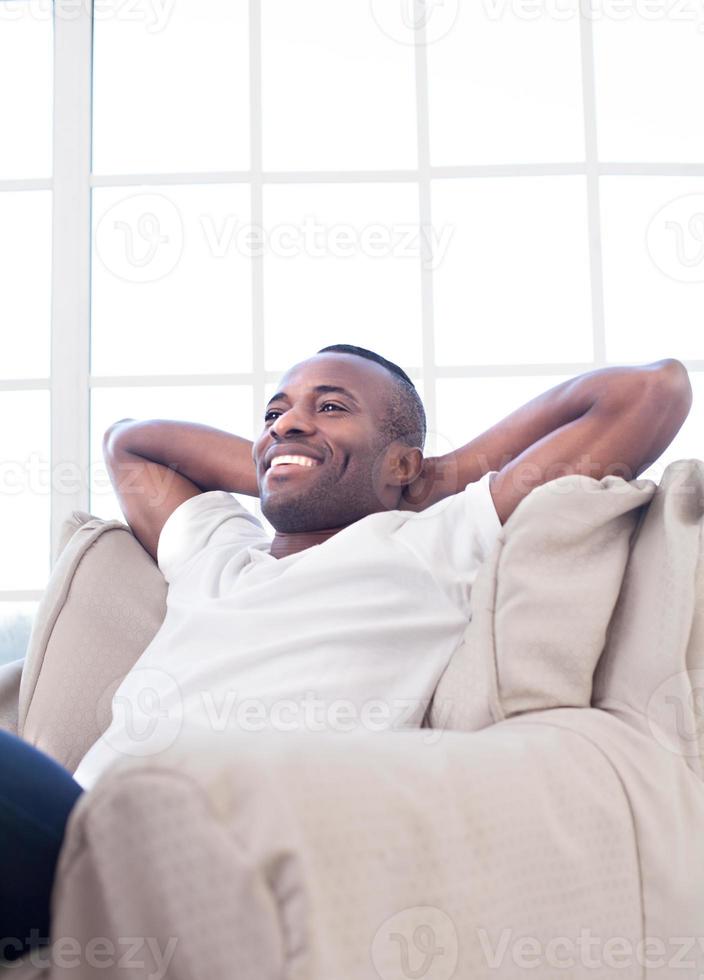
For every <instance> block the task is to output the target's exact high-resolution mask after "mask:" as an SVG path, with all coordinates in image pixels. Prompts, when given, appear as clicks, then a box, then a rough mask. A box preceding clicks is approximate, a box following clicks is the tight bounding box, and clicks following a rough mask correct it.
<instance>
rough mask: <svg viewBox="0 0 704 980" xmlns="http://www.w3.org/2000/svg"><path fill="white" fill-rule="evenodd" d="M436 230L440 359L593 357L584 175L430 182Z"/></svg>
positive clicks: (489, 360) (521, 360) (456, 361)
mask: <svg viewBox="0 0 704 980" xmlns="http://www.w3.org/2000/svg"><path fill="white" fill-rule="evenodd" d="M433 226H434V232H435V239H436V241H443V240H444V239H446V244H444V245H443V247H442V248H439V249H438V250H437V253H436V260H435V264H436V270H435V337H436V356H437V359H438V363H440V364H449V365H454V364H506V363H509V364H520V363H527V364H530V363H536V362H550V363H554V362H560V361H591V360H592V348H593V345H592V330H591V293H590V285H589V248H588V242H589V235H588V228H587V205H586V186H585V181H584V179H583V178H582V177H515V178H514V177H495V178H494V177H492V178H475V179H471V180H445V181H435V182H434V185H433ZM447 242H449V244H447Z"/></svg>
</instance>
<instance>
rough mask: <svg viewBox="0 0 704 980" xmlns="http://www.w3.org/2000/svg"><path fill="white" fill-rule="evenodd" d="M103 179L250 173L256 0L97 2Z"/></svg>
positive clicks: (96, 143)
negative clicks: (251, 21) (252, 0)
mask: <svg viewBox="0 0 704 980" xmlns="http://www.w3.org/2000/svg"><path fill="white" fill-rule="evenodd" d="M93 77H94V88H93V91H94V137H93V165H94V171H95V172H96V173H166V172H173V171H176V172H190V171H201V170H242V169H247V168H248V167H249V25H248V3H247V0H179V2H178V3H159V4H154V3H149V2H146V0H137V2H136V3H129V4H125V3H124V2H123V0H107V2H106V0H102V2H101V3H100V4H96V13H95V53H94V67H93Z"/></svg>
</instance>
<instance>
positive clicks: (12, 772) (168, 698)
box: [0, 345, 692, 958]
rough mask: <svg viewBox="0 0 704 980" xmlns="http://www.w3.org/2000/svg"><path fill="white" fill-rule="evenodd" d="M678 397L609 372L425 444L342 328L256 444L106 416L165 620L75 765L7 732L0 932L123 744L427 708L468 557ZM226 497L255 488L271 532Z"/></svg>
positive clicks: (38, 897)
mask: <svg viewBox="0 0 704 980" xmlns="http://www.w3.org/2000/svg"><path fill="white" fill-rule="evenodd" d="M691 400H692V393H691V387H690V384H689V380H688V376H687V372H686V370H685V368H684V367H683V365H682V364H681V363H680V362H679V361H676V360H674V359H666V360H663V361H658V362H655V363H654V364H650V365H646V366H644V367H624V368H621V367H619V368H606V369H601V370H598V371H592V372H590V373H588V374H585V375H582V376H580V377H577V378H575V379H572V380H570V381H568V382H565V383H563V384H560V385H557V386H556V387H554V388H552V389H551V390H550V391H548V392H546V393H545V394H544V395H541V396H539V397H538V398H536V399H533V400H532V401H531V402H529V403H528V404H527V405H525V406H523V407H522V408H520V409H518V410H517V411H516V412H514V413H512V414H511V415H509V416H508V417H507V418H506V419H504V420H503V421H502V422H499V423H498V424H497V425H495V426H494V427H493V428H491V429H489V430H488V431H487V432H485V433H483V434H482V435H479V436H477V437H476V438H475V439H474V440H472V441H471V442H469V443H468V444H467V445H466V446H463V447H462V448H461V449H459V450H457V451H456V452H452V453H448V454H446V455H445V456H441V457H435V458H433V457H430V458H425V457H424V456H423V444H424V440H425V413H424V411H423V406H422V404H421V402H420V399H419V398H418V396H417V393H416V392H415V389H414V387H413V385H412V383H411V382H410V379H408V377H407V376H406V375H405V373H404V372H403V371H402V370H401V369H400V368H399V367H398V366H397V365H395V364H393V362H390V361H387V360H386V359H385V358H383V357H381V356H379V355H378V354H375V353H373V352H371V351H368V350H365V349H363V348H359V347H353V346H351V345H334V346H333V347H329V348H324V349H323V351H319V352H318V354H316V355H315V356H314V357H311V358H309V359H308V360H305V361H302V362H301V363H299V364H297V365H295V366H294V367H293V368H291V369H290V370H289V371H288V372H287V373H286V374H285V375H284V377H283V378H282V379H281V383H280V385H279V391H278V392H277V393H276V395H275V396H274V397H273V398H272V399H271V400H270V402H269V404H268V405H267V407H266V411H265V414H264V418H263V420H262V421H263V425H262V429H261V432H260V434H259V436H258V437H257V439H256V441H255V442H254V443H251V442H249V441H248V440H246V439H243V438H241V437H239V436H235V435H232V434H230V433H226V432H222V431H219V430H217V429H212V428H210V427H208V426H200V425H196V424H188V423H178V422H168V421H160V420H154V421H147V422H135V421H134V420H122V421H120V422H118V423H115V425H113V426H112V427H111V428H110V429H109V430H108V432H107V433H106V435H105V440H104V449H105V456H106V461H107V465H108V469H109V472H110V475H111V478H112V480H113V482H114V485H115V487H116V490H117V493H118V496H119V499H120V503H121V506H122V509H123V512H124V514H125V516H126V518H127V520H128V522H129V524H130V527H131V528H132V530H133V531H134V534H135V536H136V537H137V539H138V540H139V541H140V542H141V544H142V545H143V547H144V548H145V549H146V551H147V552H148V553H149V554H150V555H151V556H152V558H154V559H155V560H156V561H157V562H158V564H159V567H160V569H161V571H162V572H163V574H164V577H165V579H166V581H167V582H168V585H169V589H168V596H167V612H166V617H165V619H164V622H163V624H162V626H161V628H160V629H159V631H158V632H157V634H156V636H155V637H154V639H153V640H152V642H151V643H150V644H149V646H148V647H147V649H146V650H145V651H144V653H143V654H142V656H141V657H140V658H139V660H138V661H137V663H136V664H135V666H134V667H133V669H132V670H131V671H130V672H129V673H128V675H127V677H126V678H125V679H124V681H123V683H122V684H121V685H120V687H119V688H118V690H117V691H116V692H115V695H114V697H113V702H112V705H113V719H112V723H111V725H110V726H109V728H108V730H107V731H106V732H105V733H104V735H103V736H102V737H101V739H99V740H98V742H96V744H95V745H94V746H92V747H91V748H90V749H89V751H88V752H87V753H86V755H85V756H84V758H83V759H82V760H81V763H80V764H79V766H78V769H77V770H76V773H75V778H72V777H71V775H70V774H69V773H68V772H66V771H65V770H62V767H60V766H58V765H57V764H56V763H54V762H53V761H52V760H51V759H49V758H48V757H46V756H45V755H44V754H43V753H41V752H39V751H38V750H37V749H35V748H33V747H32V746H29V745H27V744H25V743H23V742H22V741H21V740H20V739H16V738H14V737H13V736H10V735H9V734H8V733H1V732H0V764H1V765H2V767H3V768H2V771H1V772H0V786H2V787H3V788H4V792H5V794H6V796H8V795H9V797H10V798H9V803H10V807H9V809H7V808H6V810H7V812H8V813H10V814H12V813H14V814H15V816H14V817H12V818H4V823H3V826H2V827H1V828H0V830H1V831H2V832H0V844H1V846H0V861H2V864H3V866H4V868H5V872H6V873H5V875H4V876H3V879H4V880H5V881H6V882H12V887H11V889H10V890H9V891H7V890H6V891H5V892H3V889H2V886H0V935H5V936H12V935H14V936H20V937H21V936H27V935H28V930H29V928H30V926H32V927H34V928H39V930H40V934H41V935H46V934H47V932H48V911H49V910H48V899H49V893H50V888H51V883H52V876H53V871H54V865H55V862H56V860H57V857H58V852H59V847H60V843H61V838H62V834H63V828H64V827H65V824H66V820H67V819H68V815H69V813H70V810H71V808H72V806H73V805H74V803H75V801H76V800H77V799H78V797H79V795H80V793H81V790H82V788H89V787H90V786H92V785H93V783H94V782H95V780H96V779H97V778H98V777H99V776H100V775H101V773H103V772H104V771H105V770H106V769H107V768H108V767H109V765H110V764H111V763H112V762H113V761H115V760H117V759H119V758H120V757H123V756H125V755H154V754H157V753H159V752H161V751H163V750H164V749H165V748H168V747H169V746H170V745H173V744H174V742H175V741H176V740H177V739H178V738H179V737H180V736H181V734H182V732H185V731H187V730H188V729H189V728H191V727H192V726H196V727H203V726H204V725H205V726H207V727H208V728H209V729H210V731H211V732H212V737H216V736H217V737H221V736H222V735H223V733H224V737H226V738H236V735H237V731H238V730H259V729H261V728H264V727H274V728H278V729H280V730H282V731H300V730H305V731H320V730H328V729H333V730H338V731H352V732H358V731H364V730H366V731H383V730H386V729H388V728H391V727H396V726H404V725H406V726H414V725H419V724H420V723H421V722H422V719H423V716H424V712H425V709H426V708H427V705H428V703H429V700H430V698H431V697H432V693H433V690H434V689H435V686H436V684H437V681H438V679H439V677H440V675H441V673H442V671H443V670H444V669H445V667H446V665H447V662H448V660H449V658H450V656H451V655H452V652H453V650H454V649H455V648H456V647H457V645H458V644H459V643H460V642H461V639H462V636H463V633H464V630H465V629H466V624H467V621H468V618H469V616H470V615H471V605H470V601H471V588H472V583H473V581H474V578H475V576H476V572H477V569H478V567H479V565H480V564H481V562H482V561H483V560H484V559H485V558H486V557H487V555H488V553H489V551H490V550H491V548H492V547H493V545H494V543H495V541H496V538H497V536H498V534H499V533H500V530H501V526H502V524H504V523H505V522H506V521H507V520H508V518H509V517H510V515H511V514H512V513H513V511H514V510H515V508H516V507H517V506H518V505H519V503H520V501H521V500H522V499H523V498H524V497H525V496H526V495H527V494H528V493H529V492H530V491H531V490H532V489H533V488H534V487H536V486H538V485H540V484H542V483H546V482H549V481H550V480H552V479H554V478H555V477H556V476H559V475H562V474H564V473H570V472H574V473H584V474H585V475H588V476H592V477H595V478H596V479H600V478H601V477H602V476H604V475H605V474H607V473H610V472H615V473H617V475H620V476H623V477H624V478H626V479H632V478H633V477H635V476H637V475H638V474H639V473H640V472H642V471H643V469H645V468H646V467H647V466H648V465H649V464H650V463H651V462H653V461H654V460H655V459H657V458H658V456H660V454H661V453H662V452H663V451H664V450H665V448H666V447H667V446H668V445H669V443H670V442H671V440H672V439H673V438H674V436H675V434H676V433H677V431H678V430H679V428H680V427H681V425H682V423H683V422H684V419H685V418H686V416H687V414H688V412H689V409H690V406H691ZM468 415H469V416H470V421H469V423H468V424H471V409H468ZM232 492H239V493H244V494H249V495H251V496H255V495H258V496H259V497H260V500H261V507H262V512H263V513H264V515H265V517H266V518H267V520H268V521H269V522H270V523H271V524H272V526H273V527H274V528H275V534H274V538H273V540H269V538H268V535H267V534H266V533H265V531H264V529H263V527H262V525H261V523H260V522H259V521H258V520H257V519H256V518H255V517H254V516H253V515H252V514H251V513H250V512H249V511H248V510H246V509H245V508H244V507H242V506H241V505H240V504H239V502H238V501H237V500H236V499H235V498H234V497H233V496H232ZM145 691H149V693H150V694H151V695H152V698H151V700H150V701H149V706H148V708H147V710H146V712H144V710H143V704H142V695H143V694H144V692H145ZM154 695H156V700H154V697H153V696H154ZM242 703H245V704H246V710H245V711H244V712H241V711H240V710H239V709H240V707H241V706H242ZM224 708H227V710H226V711H225V710H223V709H224ZM340 708H342V711H340ZM370 708H371V709H373V710H370ZM140 710H142V711H143V714H142V716H141V717H140V716H139V711H140ZM233 718H234V722H235V723H234V725H233V724H231V722H232V721H233ZM47 786H50V790H51V791H50V793H49V795H47V793H48V791H47V790H46V787H47ZM39 787H44V789H42V791H41V792H40V791H39ZM1 802H2V798H0V803H1ZM0 812H4V811H3V808H2V807H0ZM40 817H41V820H39V818H40ZM28 828H34V829H33V830H32V832H31V833H30V832H29V830H28ZM21 888H23V889H24V892H23V893H20V889H21ZM23 930H24V931H23ZM21 948H22V945H21V944H20V946H18V947H17V948H16V949H15V950H14V954H13V956H11V957H9V958H14V955H17V954H18V953H19V952H20V951H21ZM11 952H12V951H11ZM0 955H1V953H0Z"/></svg>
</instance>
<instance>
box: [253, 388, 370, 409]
mask: <svg viewBox="0 0 704 980" xmlns="http://www.w3.org/2000/svg"><path fill="white" fill-rule="evenodd" d="M312 391H314V392H315V393H316V395H322V394H338V395H345V397H346V398H349V399H350V401H352V402H354V404H355V405H356V406H357V407H358V408H361V406H360V404H359V402H358V401H357V399H356V398H355V397H354V395H353V394H352V392H351V391H348V390H347V388H342V387H340V385H316V386H315V388H313V389H312ZM279 398H286V399H288V395H287V394H286V392H285V391H277V392H276V394H275V395H272V397H271V398H270V399H269V401H268V402H267V407H268V406H269V405H271V403H272V402H275V401H278V400H279Z"/></svg>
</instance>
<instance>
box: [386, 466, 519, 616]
mask: <svg viewBox="0 0 704 980" xmlns="http://www.w3.org/2000/svg"><path fill="white" fill-rule="evenodd" d="M495 472H497V471H496V470H492V471H491V472H490V473H485V474H484V476H482V477H481V479H479V480H477V481H476V482H474V483H470V484H468V485H467V486H466V487H465V489H464V490H462V491H460V493H456V494H453V495H452V496H450V497H445V498H444V499H443V500H439V501H438V502H437V503H436V504H433V506H432V507H428V508H427V510H423V511H419V512H418V513H414V514H411V515H410V516H409V519H408V520H407V521H406V522H405V523H404V524H402V525H401V526H400V527H399V528H398V529H397V530H396V532H395V533H396V535H397V536H398V538H399V539H400V540H401V541H402V542H403V543H404V544H405V545H406V546H407V547H408V548H410V549H411V550H412V551H413V552H414V553H415V555H416V557H417V558H418V559H419V560H420V561H422V562H423V563H424V564H425V565H426V566H427V567H428V568H429V569H430V571H431V573H432V575H433V577H434V578H435V580H436V581H437V583H438V585H439V586H440V588H441V589H442V590H443V591H444V592H445V593H446V594H447V596H448V598H449V599H450V600H451V601H452V602H454V603H455V604H456V605H457V606H458V607H459V608H460V609H462V611H463V612H464V613H466V614H467V615H470V614H471V603H470V600H471V592H472V585H473V584H474V580H475V578H476V575H477V571H478V569H479V566H480V565H481V564H482V563H483V562H484V561H485V560H486V559H487V558H488V557H489V555H490V553H491V552H492V551H493V549H494V545H495V544H496V542H497V540H498V538H499V535H500V534H501V530H502V525H501V521H500V520H499V515H498V514H497V513H496V507H495V506H494V501H493V499H492V496H491V491H490V489H489V482H490V480H491V477H492V475H493V473H495Z"/></svg>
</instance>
